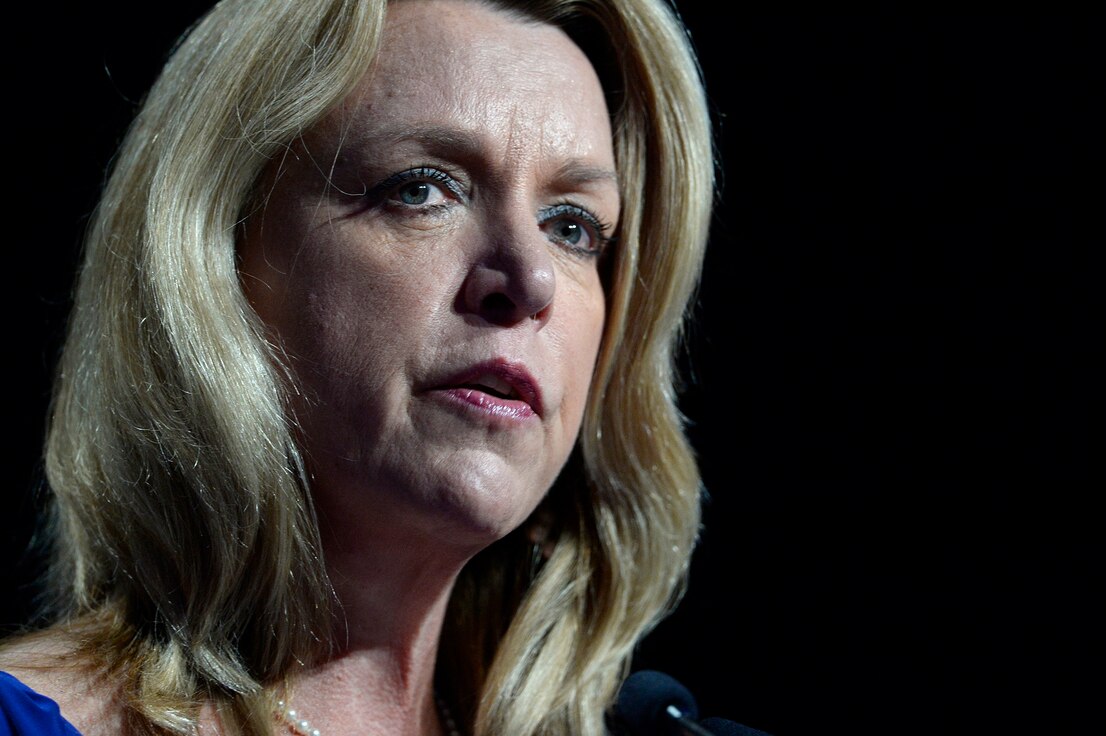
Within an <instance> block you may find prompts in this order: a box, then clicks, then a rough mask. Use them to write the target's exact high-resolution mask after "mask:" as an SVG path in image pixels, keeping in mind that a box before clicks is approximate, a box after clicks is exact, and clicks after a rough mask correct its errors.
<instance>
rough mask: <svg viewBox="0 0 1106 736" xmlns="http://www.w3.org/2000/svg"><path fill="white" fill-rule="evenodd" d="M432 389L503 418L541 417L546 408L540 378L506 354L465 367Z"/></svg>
mask: <svg viewBox="0 0 1106 736" xmlns="http://www.w3.org/2000/svg"><path fill="white" fill-rule="evenodd" d="M431 390H432V391H434V392H438V393H440V394H442V395H444V396H446V397H448V399H449V400H450V401H455V402H459V403H461V404H464V405H466V406H467V407H469V408H472V409H476V410H477V411H481V412H484V413H486V414H488V415H489V416H493V417H500V418H503V419H515V420H523V419H527V418H529V417H532V416H535V415H537V416H539V417H540V416H541V415H542V411H543V407H542V401H541V390H540V388H539V387H538V382H537V381H536V380H535V379H534V377H533V376H532V375H530V372H529V371H527V370H526V368H525V367H524V366H522V365H521V364H518V363H512V362H510V361H508V360H506V359H503V358H497V359H495V360H490V361H486V362H483V363H479V364H477V365H474V366H471V367H469V368H466V369H465V370H463V371H461V372H459V373H457V374H455V375H453V376H451V377H449V378H447V379H446V380H445V381H443V382H442V383H441V384H439V385H437V386H436V387H434V388H433V389H431Z"/></svg>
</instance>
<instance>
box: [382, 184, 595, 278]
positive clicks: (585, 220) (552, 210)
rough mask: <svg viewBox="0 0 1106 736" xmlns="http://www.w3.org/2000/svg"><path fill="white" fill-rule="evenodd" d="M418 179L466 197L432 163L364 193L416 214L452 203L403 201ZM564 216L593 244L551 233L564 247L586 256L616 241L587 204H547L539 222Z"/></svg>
mask: <svg viewBox="0 0 1106 736" xmlns="http://www.w3.org/2000/svg"><path fill="white" fill-rule="evenodd" d="M419 181H427V182H430V183H432V184H440V185H443V186H444V188H445V190H446V191H447V192H448V193H449V194H451V195H453V196H454V197H456V198H457V199H458V200H460V201H462V202H464V201H466V200H467V195H466V193H465V190H464V189H463V188H462V187H461V185H460V184H459V183H458V182H457V180H456V179H454V178H453V177H452V176H450V175H449V174H447V173H445V172H444V171H442V170H440V169H437V168H434V167H433V166H415V167H412V168H410V169H407V170H405V171H399V172H397V173H395V174H392V175H390V176H388V177H386V178H385V179H383V180H382V181H380V182H379V183H378V184H376V185H375V186H373V187H372V188H371V189H369V190H368V191H367V192H366V193H365V195H364V196H365V197H366V198H367V199H368V200H369V201H371V202H372V203H374V204H388V205H389V206H392V207H395V208H397V209H401V210H414V211H415V212H416V213H421V212H425V213H427V214H429V213H431V212H435V211H439V210H441V209H444V208H447V207H449V206H451V205H450V204H448V203H446V204H410V203H406V202H400V201H398V200H397V199H396V197H398V191H399V188H400V187H402V186H403V185H405V184H410V183H415V182H419ZM565 216H568V217H571V218H574V219H575V220H577V221H579V223H580V224H582V225H583V226H584V227H585V228H586V229H587V231H588V237H589V240H590V241H591V242H592V245H591V247H577V246H575V245H573V244H572V243H567V242H564V241H563V240H560V239H557V238H555V237H554V236H552V235H549V236H548V237H549V238H550V240H552V241H553V242H556V243H558V244H559V245H561V246H562V247H564V248H567V249H568V250H571V251H573V252H575V253H578V254H580V255H583V256H598V255H599V254H600V253H602V252H603V251H604V250H605V249H606V248H607V246H608V245H610V244H611V243H613V242H614V240H615V239H614V238H613V237H610V236H607V235H605V233H607V232H609V231H610V230H611V228H612V226H611V224H610V223H607V222H604V221H603V220H601V219H599V217H597V216H596V215H595V214H594V213H592V212H591V211H590V210H588V209H587V208H586V207H581V206H580V205H577V204H574V203H572V202H558V203H556V204H552V205H549V206H547V207H542V208H541V209H540V210H539V211H538V224H539V225H546V224H547V223H550V222H553V221H555V220H557V219H559V218H562V217H565Z"/></svg>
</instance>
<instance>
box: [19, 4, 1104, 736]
mask: <svg viewBox="0 0 1106 736" xmlns="http://www.w3.org/2000/svg"><path fill="white" fill-rule="evenodd" d="M718 5H719V6H720V5H721V4H718ZM204 7H205V4H204V3H196V2H176V3H165V4H162V3H158V4H156V5H155V4H153V3H145V2H143V3H139V2H113V3H109V4H97V5H96V6H95V10H94V11H93V10H90V9H85V10H80V11H76V12H73V11H63V10H60V9H59V6H57V5H55V4H50V5H45V4H43V5H41V6H39V7H38V8H36V9H32V10H30V16H29V17H28V19H27V20H26V21H25V24H24V25H20V24H19V23H17V22H14V21H12V22H11V24H10V25H11V28H10V32H9V35H10V38H9V43H8V46H7V49H6V53H7V54H8V55H9V58H8V64H7V69H8V74H7V75H6V77H7V81H8V86H7V90H6V92H7V97H8V105H7V111H8V112H7V115H6V117H7V121H8V124H7V129H8V133H7V135H6V136H5V138H6V140H5V144H6V145H5V146H4V161H5V164H6V171H5V174H6V175H5V176H4V181H5V183H6V185H7V186H6V187H5V189H6V197H5V199H6V204H7V215H8V217H7V221H8V223H9V230H8V232H7V238H6V240H7V248H8V253H9V277H10V278H11V279H12V282H14V283H11V288H9V289H7V290H6V294H7V297H8V299H9V300H10V303H9V305H8V307H7V310H6V313H7V314H8V315H9V317H8V335H9V341H10V342H9V349H8V351H7V354H8V356H9V357H8V359H7V363H8V370H9V380H8V385H9V398H8V399H7V405H8V412H9V420H8V431H9V439H8V441H7V447H8V452H9V453H10V456H9V458H8V463H7V465H8V468H9V471H8V487H7V490H6V493H7V497H6V500H7V502H6V503H5V507H6V508H7V516H6V520H5V527H6V535H5V537H4V541H5V548H4V550H3V553H4V556H5V558H7V559H8V560H10V562H9V563H7V564H6V566H5V568H4V575H5V578H4V579H3V580H2V581H0V582H2V583H3V588H2V593H0V595H2V609H0V623H4V624H8V625H10V624H13V623H15V622H17V621H19V620H20V619H21V617H22V616H23V615H24V612H25V600H26V591H25V588H24V587H23V586H25V584H26V583H27V582H28V580H29V579H31V578H32V577H33V575H34V566H33V565H29V564H18V560H19V550H20V549H21V548H22V545H23V543H24V542H25V541H26V538H27V536H28V535H29V533H30V531H29V530H30V520H31V519H32V518H33V512H34V508H35V503H34V500H33V497H32V494H31V492H30V491H31V489H32V488H33V487H34V486H35V485H36V483H37V482H38V478H39V475H40V469H39V464H38V455H39V446H40V442H41V434H42V417H43V415H44V412H45V406H46V401H47V394H48V384H49V374H50V370H51V367H52V365H53V361H54V357H55V353H56V349H57V346H58V341H59V337H60V334H61V331H62V328H63V323H64V318H65V313H66V309H67V306H68V294H69V288H70V285H71V279H72V271H73V267H74V263H75V259H76V253H77V248H78V245H77V243H78V241H79V239H80V235H81V230H82V228H83V226H84V224H85V222H86V219H87V215H88V213H89V211H90V210H91V208H92V206H93V205H94V203H95V200H96V195H97V191H98V187H99V185H100V183H101V180H102V176H103V172H104V169H105V167H106V165H107V163H108V161H109V159H110V157H111V155H112V152H113V150H114V148H115V146H116V144H117V143H118V141H119V138H120V137H121V135H122V133H123V130H124V128H125V126H126V124H127V123H128V122H129V120H130V117H131V115H132V114H133V112H134V109H135V106H136V104H137V102H138V101H139V100H140V99H141V97H142V94H143V93H144V91H145V89H146V88H147V87H148V86H149V84H150V83H151V82H152V80H153V75H154V74H155V72H156V69H157V68H158V66H159V64H160V63H161V61H162V60H163V58H164V55H165V54H166V52H167V50H168V49H169V47H170V45H171V44H172V42H173V41H174V39H175V38H176V37H177V35H178V34H179V33H181V32H182V31H183V30H184V29H185V28H186V27H187V26H188V25H189V24H190V23H191V22H192V21H193V20H195V18H196V17H198V16H199V14H200V13H201V12H202V10H203V8H204ZM680 7H681V10H682V12H683V14H684V17H685V20H686V21H687V23H688V25H689V27H690V29H691V33H692V37H693V40H694V41H695V43H696V46H697V48H698V51H699V54H700V58H701V61H702V64H703V68H704V74H705V77H706V81H707V84H708V89H709V90H710V96H711V100H712V107H713V111H714V117H715V124H716V130H717V139H718V143H719V158H720V162H721V165H722V170H723V185H722V188H721V196H722V199H721V203H720V206H719V209H718V214H717V217H716V220H715V225H714V229H713V240H712V244H711V248H710V251H709V255H708V260H707V269H706V273H705V276H704V280H703V285H702V290H701V293H700V298H699V301H698V306H697V309H696V314H697V321H696V325H695V327H694V328H693V330H692V332H691V334H690V340H689V343H690V347H691V354H692V357H691V358H690V359H689V360H688V361H686V363H685V368H686V373H687V375H688V385H687V389H686V391H685V393H684V398H683V408H684V410H685V412H686V414H687V416H688V418H689V421H690V422H691V426H690V432H691V435H692V438H693V440H694V443H695V445H696V447H697V448H698V451H699V454H700V457H701V462H702V469H703V473H704V478H705V482H706V488H707V491H708V493H709V501H708V503H707V505H706V507H705V517H704V521H705V526H704V532H703V535H702V543H701V545H700V547H699V549H698V551H697V553H696V557H695V561H694V563H693V568H692V576H691V586H690V590H689V592H688V594H687V596H686V598H685V600H684V602H683V605H682V606H681V607H680V609H679V610H678V611H677V613H675V614H674V615H673V616H672V617H671V618H670V619H668V620H667V621H666V622H664V623H663V624H662V625H661V626H660V627H659V628H658V629H657V631H656V632H655V633H654V634H653V635H652V636H651V637H650V638H649V639H648V640H647V641H646V642H645V644H644V645H643V646H642V648H641V651H640V655H639V660H638V666H640V667H652V668H657V669H662V670H665V671H667V672H669V673H670V674H673V675H674V676H676V677H677V678H678V679H680V680H681V681H683V682H684V684H686V685H687V686H688V687H689V688H690V689H691V690H692V692H693V693H694V695H695V696H696V698H697V699H698V701H699V705H700V710H701V713H702V715H703V716H711V715H714V716H723V717H726V718H731V719H734V720H737V721H741V722H743V723H746V724H748V725H751V726H755V727H758V728H761V729H764V730H767V731H770V732H772V733H773V734H776V736H788V735H798V734H819V733H852V734H923V733H946V734H947V733H996V734H997V733H1024V734H1029V733H1049V734H1064V733H1084V732H1102V730H1103V724H1104V721H1106V719H1104V718H1103V716H1102V714H1101V710H1100V706H1101V705H1102V703H1103V693H1104V692H1106V690H1104V689H1103V684H1104V683H1103V678H1102V676H1101V668H1102V663H1103V659H1102V655H1103V646H1102V645H1103V636H1102V633H1101V629H1102V623H1101V620H1102V619H1103V613H1104V611H1103V606H1102V600H1101V599H1102V586H1103V575H1102V564H1101V561H1100V559H1099V558H1100V557H1101V556H1102V550H1101V547H1102V545H1101V537H1102V528H1103V523H1102V521H1103V518H1104V514H1103V512H1101V511H1100V510H1098V509H1097V504H1096V503H1095V501H1096V497H1097V496H1100V495H1101V494H1102V490H1103V488H1106V485H1104V484H1103V483H1102V473H1101V458H1102V441H1103V419H1104V416H1106V415H1104V413H1103V404H1102V402H1101V390H1100V384H1101V380H1102V375H1103V374H1102V371H1101V369H1100V364H1099V363H1097V362H1096V361H1095V354H1096V352H1097V350H1098V349H1099V348H1101V346H1102V342H1103V340H1102V322H1103V320H1102V314H1103V312H1102V309H1101V305H1100V302H1099V300H1098V298H1097V297H1098V295H1099V293H1100V287H1099V284H1100V282H1101V281H1102V278H1103V275H1104V274H1103V270H1102V268H1101V266H1100V265H1099V261H1098V260H1097V252H1096V251H1097V250H1099V249H1101V248H1102V247H1103V245H1106V239H1104V237H1103V235H1104V222H1106V219H1104V218H1103V209H1104V208H1103V203H1104V201H1106V199H1104V197H1103V195H1104V187H1103V183H1104V178H1106V177H1104V173H1103V172H1104V167H1103V165H1104V163H1106V161H1104V157H1103V147H1102V145H1101V138H1102V129H1103V122H1104V116H1103V111H1104V109H1103V108H1104V93H1106V87H1104V85H1103V82H1104V81H1106V80H1104V77H1106V74H1104V73H1103V71H1104V69H1106V63H1104V61H1106V60H1104V58H1103V56H1104V54H1103V52H1102V43H1101V41H1100V36H1101V23H1098V22H1092V20H1091V19H1070V18H1069V19H1056V18H1026V17H1018V18H1011V17H991V18H986V17H984V18H981V17H971V18H965V17H950V16H945V17H932V16H931V17H923V18H912V19H903V18H898V17H890V16H883V15H875V16H843V15H833V16H817V17H810V16H805V17H781V16H764V15H756V14H750V13H733V14H732V15H729V16H720V15H718V11H717V10H714V11H709V10H708V9H707V8H706V3H701V2H700V3H694V2H689V1H688V0H684V1H683V2H681V3H680Z"/></svg>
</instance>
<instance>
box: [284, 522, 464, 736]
mask: <svg viewBox="0 0 1106 736" xmlns="http://www.w3.org/2000/svg"><path fill="white" fill-rule="evenodd" d="M375 532H376V530H374V533H372V534H364V533H362V534H359V535H357V537H358V538H357V540H356V544H354V543H352V541H351V540H350V539H348V538H343V537H342V536H340V535H330V536H328V537H324V548H325V554H326V560H327V568H328V571H329V572H330V576H331V581H332V583H333V585H334V588H335V592H336V593H337V597H338V600H339V610H338V613H337V621H336V622H335V627H334V631H335V632H336V641H335V649H334V655H333V656H332V657H331V658H330V659H328V660H327V661H325V662H323V663H321V664H319V665H316V666H314V667H310V668H305V669H304V670H303V671H301V672H299V673H293V674H292V677H291V678H290V682H291V684H290V691H289V692H288V693H287V696H286V699H287V701H288V704H289V707H291V708H294V709H295V710H296V711H297V714H298V716H299V717H300V718H302V719H306V720H308V721H309V722H310V723H311V726H312V728H318V730H319V731H320V733H321V734H323V735H324V736H328V735H329V734H343V733H365V734H385V733H386V734H395V735H396V736H427V735H430V734H433V735H435V736H437V734H448V733H449V727H448V726H445V725H443V724H442V723H441V720H442V719H441V718H440V717H439V711H438V707H437V704H436V702H435V689H434V675H435V665H436V662H437V654H438V644H439V640H440V636H441V629H442V622H443V620H444V618H445V611H446V607H447V605H448V602H449V596H450V593H451V592H452V589H453V584H454V582H455V580H456V578H457V575H458V574H459V572H460V570H461V568H462V567H463V565H464V563H465V562H467V560H468V557H467V556H466V555H465V554H461V553H457V552H456V551H454V552H453V553H452V554H451V553H450V550H449V549H448V548H446V547H443V546H442V545H441V543H440V541H439V540H427V542H426V543H419V540H418V539H412V538H410V537H407V538H404V539H395V538H390V536H391V535H390V534H389V533H388V532H384V533H382V534H377V533H375Z"/></svg>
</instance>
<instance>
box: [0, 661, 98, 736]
mask: <svg viewBox="0 0 1106 736" xmlns="http://www.w3.org/2000/svg"><path fill="white" fill-rule="evenodd" d="M0 736H81V732H80V731H78V730H77V729H75V728H73V724H71V723H70V722H69V721H67V720H65V719H64V718H62V716H61V709H59V708H58V704H57V703H55V702H54V701H53V700H50V698H48V697H46V696H45V695H42V694H41V693H36V692H35V691H34V690H32V689H31V688H29V687H27V686H26V685H24V684H23V683H22V682H20V681H19V680H17V679H16V678H14V677H12V676H11V675H9V674H8V673H7V672H2V671H0Z"/></svg>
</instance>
